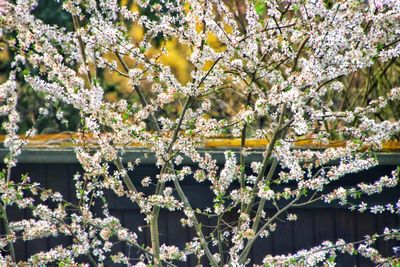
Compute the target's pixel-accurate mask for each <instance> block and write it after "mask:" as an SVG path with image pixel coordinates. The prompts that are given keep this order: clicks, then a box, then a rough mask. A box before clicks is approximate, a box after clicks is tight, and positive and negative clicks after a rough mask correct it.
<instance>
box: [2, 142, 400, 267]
mask: <svg viewBox="0 0 400 267" xmlns="http://www.w3.org/2000/svg"><path fill="white" fill-rule="evenodd" d="M1 153H3V154H4V153H5V152H4V151H3V152H2V151H0V158H1ZM135 153H136V154H135ZM138 153H139V154H140V153H142V152H140V151H139V152H134V153H133V152H132V153H131V154H129V153H128V154H127V156H126V159H129V158H135V157H137V156H138V155H139V154H138ZM215 155H216V157H217V158H219V163H221V158H222V155H221V153H219V152H218V151H216V152H215ZM399 159H400V155H393V154H392V155H382V156H381V165H380V166H378V167H376V168H373V169H371V170H369V171H367V172H362V173H358V174H355V175H349V176H346V177H345V178H343V179H342V180H341V181H340V184H341V185H342V186H350V185H354V184H355V183H356V182H359V181H366V182H368V181H373V180H374V179H376V178H377V177H379V176H381V175H383V174H388V173H390V172H391V171H392V170H393V169H394V168H396V165H397V164H398V161H399ZM151 161H152V159H151V158H150V159H147V162H146V161H145V163H147V164H145V165H142V166H141V167H140V168H138V169H137V170H135V172H134V173H132V177H133V179H134V182H135V183H136V184H137V186H140V185H139V183H138V182H136V181H140V180H141V178H142V177H144V176H148V175H156V174H157V173H158V171H159V170H158V169H157V168H155V167H154V165H151ZM78 171H80V167H79V165H78V164H77V163H76V159H75V158H74V157H73V154H72V152H71V151H54V150H52V151H47V152H46V151H26V152H24V154H23V156H22V157H21V163H20V164H19V165H18V167H16V168H15V169H13V172H12V177H13V179H18V178H19V177H20V176H21V174H25V173H28V174H29V175H30V177H31V178H32V180H33V181H35V182H39V183H40V184H41V185H42V186H44V187H48V188H52V189H54V190H56V191H59V192H60V193H62V194H63V196H65V198H66V199H67V200H69V201H72V202H74V201H75V200H76V197H75V189H74V186H73V181H72V176H73V175H74V174H75V173H76V172H78ZM182 188H183V189H184V191H185V192H186V193H187V194H188V196H189V199H190V201H191V203H192V204H193V206H194V207H205V206H206V205H210V204H211V203H212V199H211V197H210V196H211V195H210V190H209V187H208V185H207V184H198V183H195V182H194V181H193V180H190V179H187V180H185V181H183V182H182ZM399 197H400V190H399V187H397V188H394V189H390V190H386V191H384V194H380V195H379V197H376V196H374V197H371V198H369V199H364V200H365V201H368V202H369V203H384V202H388V201H390V202H391V203H394V202H396V201H397V200H398V199H399ZM107 198H108V200H109V203H110V205H109V207H110V211H111V213H112V214H113V215H114V216H116V217H118V218H120V219H121V222H122V224H123V225H124V226H125V227H127V228H129V229H131V230H133V231H135V232H136V233H138V238H139V242H142V243H144V244H147V245H149V244H150V235H149V232H148V230H147V229H146V228H143V231H142V232H138V227H139V226H141V225H144V221H143V215H141V214H140V213H139V212H138V209H137V207H136V206H135V205H133V204H132V203H131V202H129V201H128V200H127V199H123V198H118V197H116V196H115V195H113V194H107ZM96 209H98V208H96V207H95V212H98V213H99V214H100V213H101V210H99V209H98V210H97V211H96ZM7 211H8V215H9V217H10V220H11V221H14V220H18V219H22V218H28V217H29V216H30V214H29V212H28V211H21V210H19V209H18V208H16V207H11V208H8V210H7ZM266 212H267V214H272V213H273V210H272V207H271V206H267V207H266ZM292 212H294V213H296V214H297V216H298V220H297V221H296V222H285V223H279V224H278V227H277V230H276V231H275V232H274V233H273V234H272V235H271V236H270V237H268V238H266V239H262V240H258V241H257V242H256V244H255V246H254V248H253V250H252V251H251V254H250V257H251V260H252V263H257V264H260V263H261V261H262V258H263V256H264V255H265V254H266V253H271V254H273V255H279V254H286V253H293V252H296V251H298V250H300V249H307V248H310V247H312V246H315V245H318V244H320V243H321V242H322V241H324V240H337V239H338V238H343V239H345V240H346V241H356V240H360V239H363V237H364V235H366V234H372V233H375V232H382V231H383V229H384V227H386V226H388V227H399V225H400V220H399V216H398V215H391V214H380V215H374V214H368V213H357V212H350V211H349V210H347V209H344V208H339V207H338V206H335V205H327V204H324V203H315V204H313V205H311V206H307V207H304V208H298V209H295V210H292ZM181 216H182V214H181V212H168V211H163V210H162V211H161V214H160V225H159V227H160V239H161V242H162V243H164V242H165V243H167V244H170V245H172V244H173V245H176V246H179V247H180V248H182V247H184V244H185V242H186V241H188V240H189V238H190V237H191V236H193V235H194V232H193V230H191V229H189V228H186V227H185V228H184V227H182V226H181V225H180V222H179V220H180V218H181ZM235 216H236V215H235V214H234V213H232V214H230V215H229V216H227V218H225V219H226V220H228V221H229V220H234V219H235ZM200 219H201V222H202V224H203V225H204V226H207V225H212V224H214V223H215V222H214V221H210V220H208V219H206V218H200ZM204 229H205V231H207V229H208V228H207V227H205V228H204ZM0 230H1V231H2V232H3V229H0ZM70 242H71V239H70V238H69V237H57V238H48V239H42V240H34V241H28V242H22V241H17V243H16V246H15V249H16V255H17V258H18V259H19V260H25V259H27V258H28V257H29V256H30V255H32V254H34V253H36V252H39V251H43V250H48V249H49V248H53V247H55V246H56V245H59V244H64V245H65V244H68V243H70ZM396 245H399V244H398V243H397V244H396V242H393V241H390V242H387V241H383V240H379V241H378V243H377V249H378V250H379V251H380V252H381V253H382V254H383V255H385V256H390V255H393V251H392V247H393V246H396ZM115 250H120V251H121V250H122V251H125V252H126V253H129V254H130V256H131V257H132V258H135V257H137V252H136V251H135V250H134V249H132V248H131V247H128V246H124V245H122V244H118V245H116V247H115ZM196 264H197V260H196V259H195V258H194V257H190V258H188V260H187V262H186V263H183V264H178V265H179V266H195V265H196ZM203 265H204V266H208V264H207V263H206V262H203ZM106 266H113V265H112V264H111V263H110V262H107V264H106ZM338 266H372V263H371V262H370V261H368V260H366V259H364V258H362V257H350V256H343V255H340V256H339V258H338Z"/></svg>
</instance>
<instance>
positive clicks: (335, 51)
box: [0, 0, 400, 266]
mask: <svg viewBox="0 0 400 267" xmlns="http://www.w3.org/2000/svg"><path fill="white" fill-rule="evenodd" d="M136 5H137V7H138V8H136V9H130V8H128V6H127V5H126V4H125V2H124V1H121V2H119V1H115V0H110V1H94V0H65V1H62V7H63V10H64V12H68V13H69V14H70V16H71V20H72V21H73V29H66V28H63V27H61V26H57V25H50V24H47V23H45V22H44V21H42V20H41V19H39V18H37V17H35V16H34V15H33V13H32V12H33V11H34V10H35V8H36V6H37V1H35V0H17V1H9V2H7V1H4V0H3V1H0V25H1V33H0V34H1V38H2V39H1V41H2V42H5V43H6V44H7V45H8V46H9V47H10V49H11V50H12V51H13V57H12V63H11V67H12V70H11V71H10V73H9V75H8V80H7V81H6V82H4V83H3V84H1V85H0V103H1V106H0V116H1V120H2V127H3V128H4V130H5V131H6V134H7V137H6V140H5V142H4V145H5V147H7V148H8V149H9V155H8V156H7V157H6V158H5V159H4V164H5V166H6V168H5V170H4V171H3V172H2V175H1V177H0V178H1V179H0V185H1V186H0V192H1V210H2V217H3V220H4V221H5V225H6V235H5V236H2V237H1V238H0V245H1V247H2V249H3V250H5V251H7V253H6V254H7V255H1V256H0V260H1V265H2V266H6V265H13V264H16V260H15V255H14V248H13V243H14V242H15V241H16V239H21V238H22V239H23V240H33V239H38V238H43V237H50V236H60V235H64V236H70V237H73V240H74V242H73V243H72V244H71V245H69V246H66V247H63V246H58V247H54V248H52V249H51V250H49V251H45V252H40V253H37V254H35V255H32V256H31V257H30V258H29V259H27V261H26V262H25V263H24V262H19V264H20V265H23V264H28V265H46V264H53V263H59V264H64V265H73V264H74V263H76V262H77V258H78V257H81V256H85V259H87V261H88V263H90V264H92V265H94V266H95V265H101V264H102V263H103V262H104V260H105V259H106V258H107V257H111V259H112V260H113V261H114V262H119V263H124V264H127V265H128V264H129V262H130V259H129V256H128V255H124V254H123V253H122V252H120V253H118V254H116V255H110V251H111V248H112V247H113V246H114V245H115V242H112V241H111V240H114V239H112V238H116V240H118V242H122V243H125V244H127V245H129V246H132V247H134V248H136V249H138V250H139V251H140V252H141V254H142V256H141V257H140V263H137V264H138V266H145V265H151V266H174V263H176V262H179V261H185V260H186V258H187V256H189V255H195V256H197V257H198V258H199V259H205V260H206V261H207V262H208V263H209V265H210V266H225V265H226V266H245V265H247V264H249V262H250V258H249V252H250V250H251V248H252V246H253V245H254V243H255V241H256V240H257V239H261V238H268V236H269V235H270V233H271V232H273V231H274V230H275V229H276V228H277V227H279V220H288V221H293V220H296V218H297V215H296V214H292V213H288V210H289V209H291V208H294V207H298V206H305V205H308V204H310V203H313V202H316V201H323V202H327V203H338V205H341V206H343V207H346V208H349V209H350V210H352V211H354V212H372V213H393V214H395V213H398V212H399V210H400V200H399V199H393V201H392V203H387V205H370V204H369V203H364V202H363V203H361V204H359V205H358V204H352V203H353V201H352V200H353V199H355V198H358V197H360V196H362V195H372V194H379V193H381V192H382V190H384V189H385V188H388V187H397V186H398V182H399V173H398V170H394V171H393V173H392V175H389V176H386V175H385V176H382V177H380V178H378V179H377V180H376V181H375V182H374V183H368V184H367V183H360V184H358V185H357V186H355V187H351V188H344V187H341V186H336V187H335V189H333V190H329V191H327V190H326V188H327V186H328V185H332V183H333V182H334V181H337V180H339V179H341V178H342V177H344V176H345V175H347V174H350V173H357V172H360V171H362V170H367V169H369V168H371V167H373V166H376V165H377V164H378V161H377V158H376V154H375V152H376V151H379V149H380V148H381V146H382V142H384V141H387V140H390V139H392V138H394V137H396V136H398V135H399V133H400V124H399V121H398V118H397V115H396V113H395V112H392V111H391V110H393V109H392V107H394V106H395V107H398V103H399V102H398V101H399V98H400V87H396V86H397V84H396V83H393V84H392V85H393V87H391V88H386V89H382V90H381V91H379V92H375V93H371V90H372V89H373V84H374V83H376V82H377V81H378V79H379V78H380V77H381V76H382V75H384V74H385V72H386V71H388V69H389V71H390V67H391V66H392V65H393V62H396V60H397V58H398V57H399V54H400V42H399V41H400V2H399V1H397V0H375V1H360V0H348V1H322V0H270V1H264V2H262V1H251V0H249V1H239V4H238V2H237V1H232V2H231V1H225V2H222V1H217V0H208V1H207V0H185V1H168V0H161V1H148V0H138V1H136ZM143 10H147V13H146V12H142V11H143ZM132 25H139V26H140V27H142V29H143V30H144V35H143V38H142V39H141V40H132V38H131V37H130V35H129V34H127V33H128V32H129V28H130V27H131V26H132ZM211 37H212V38H214V39H217V41H218V46H215V44H212V43H211V42H210V41H209V40H210V38H211ZM168 40H176V41H177V42H178V43H179V44H181V45H183V46H186V47H188V48H189V49H190V55H189V56H188V57H187V58H186V59H185V60H187V62H188V63H189V65H190V69H189V70H188V71H190V81H189V82H181V81H179V80H178V79H177V77H176V75H175V73H174V71H173V70H172V69H171V68H170V67H169V66H167V65H166V64H163V63H162V62H161V61H160V60H159V58H160V57H161V56H165V55H168V49H167V48H166V47H165V45H164V44H165V42H166V41H168ZM155 47H157V49H155ZM105 71H111V72H116V73H118V74H119V75H120V76H122V77H124V78H125V79H127V80H128V81H129V85H130V88H131V92H130V94H129V95H128V96H127V97H126V98H124V99H120V100H118V101H115V102H110V101H106V100H105V99H104V92H105V90H106V89H105V87H104V76H103V75H102V73H103V72H105ZM383 71H385V72H384V73H383V74H382V75H381V73H382V72H383ZM379 75H381V76H379ZM395 75H396V74H395ZM397 75H398V73H397ZM354 77H356V79H359V80H361V82H359V83H358V85H355V84H354V83H352V80H353V79H354ZM360 77H361V78H360ZM397 77H398V76H397ZM22 86H28V87H29V88H32V90H33V91H34V92H35V93H36V94H37V95H39V96H40V97H42V98H44V99H45V100H46V102H47V103H48V104H47V105H46V106H44V107H42V108H41V109H40V110H39V111H38V112H39V114H40V116H39V118H38V120H40V119H41V118H45V117H46V116H48V110H49V108H51V107H55V106H60V103H62V104H64V105H69V106H71V107H73V109H75V110H76V111H77V112H79V116H80V121H81V125H80V129H79V137H78V138H76V140H75V142H74V151H75V153H76V157H77V159H78V160H79V162H80V165H81V166H82V168H83V170H84V172H83V173H78V174H76V175H75V176H74V177H71V179H73V181H74V183H75V187H76V196H77V199H78V203H70V202H68V201H66V200H65V199H64V198H63V196H62V195H61V194H60V193H58V192H54V191H52V190H50V189H47V188H43V187H42V185H40V184H37V183H34V181H31V180H30V178H29V175H27V176H24V177H22V179H21V181H18V182H17V181H13V179H11V172H12V170H13V168H14V167H15V166H16V165H17V163H18V155H19V154H20V153H21V151H22V149H23V147H24V145H26V144H27V143H28V142H29V138H30V137H32V136H33V135H34V134H35V127H36V126H35V124H34V125H33V127H32V129H30V130H29V131H27V132H26V133H25V135H24V137H21V136H20V135H18V134H19V132H18V128H19V121H20V114H19V112H18V109H17V108H18V103H19V102H18V101H19V99H20V97H21V94H19V88H21V87H22ZM228 98H229V99H228ZM228 100H229V101H228ZM229 103H230V104H232V105H233V106H231V107H229V108H230V109H231V110H233V112H230V113H226V114H229V115H226V116H221V112H220V113H215V112H214V111H215V110H217V109H219V110H224V109H228V107H227V106H228V105H229ZM171 107H178V108H176V109H174V108H172V109H171ZM171 110H172V111H171ZM222 113H223V112H222ZM377 114H378V115H377ZM57 119H59V120H60V121H62V122H63V123H68V116H66V115H65V114H64V113H63V110H62V109H59V110H58V112H57ZM220 135H229V136H232V137H238V138H240V143H241V148H240V151H239V152H235V151H230V150H226V151H225V164H224V166H222V168H220V167H218V165H217V164H216V160H215V159H214V158H213V156H212V155H211V154H209V153H204V152H203V151H202V150H201V148H202V144H203V141H204V140H205V139H207V138H210V137H215V136H220ZM88 137H90V140H91V142H92V146H88V144H87V140H88V139H87V138H88ZM254 138H257V139H267V140H268V144H267V145H266V146H265V149H264V152H263V156H262V161H260V162H251V164H247V163H246V162H247V161H246V157H248V156H249V154H250V153H251V151H249V149H248V147H247V146H246V142H247V141H248V140H249V139H254ZM302 139H308V140H312V142H313V143H315V144H318V145H319V147H320V148H321V149H319V150H310V149H299V148H297V147H296V146H295V144H296V141H298V140H302ZM331 140H339V141H343V144H344V146H339V147H336V146H329V142H330V141H331ZM132 143H140V144H142V145H143V146H146V147H147V149H148V150H149V152H148V153H151V154H154V155H155V158H156V160H155V163H154V164H155V166H156V167H157V168H158V170H159V173H158V174H157V175H155V176H154V177H146V178H145V179H143V180H142V181H140V182H141V184H142V186H143V187H149V188H150V190H146V191H142V190H141V188H142V187H141V188H138V187H137V186H135V184H137V182H138V181H137V177H135V171H136V170H138V169H140V166H141V164H142V163H141V160H142V159H140V158H138V159H137V160H136V161H134V162H129V163H128V164H123V161H122V159H123V157H124V153H125V152H126V149H128V148H129V145H130V144H132ZM93 144H94V146H95V149H93ZM185 158H187V159H189V161H190V164H187V163H186V162H187V161H184V159H185ZM332 162H336V163H335V164H332ZM113 166H116V168H117V171H113V168H112V167H113ZM278 167H280V168H279V169H281V171H279V172H277V169H278ZM189 177H194V179H195V180H196V182H198V183H209V184H210V195H212V196H213V198H214V202H213V205H212V206H210V207H207V208H205V209H198V208H196V207H194V206H192V204H191V203H190V201H189V198H188V197H187V194H186V192H184V190H183V189H182V187H181V182H182V181H183V180H185V179H188V178H189ZM132 181H134V182H132ZM276 185H281V186H282V185H283V187H284V189H283V190H281V189H277V188H278V187H276ZM279 188H281V187H279ZM105 190H112V191H113V192H114V194H116V195H117V196H120V197H126V198H128V199H129V200H130V201H131V202H132V205H138V207H139V208H140V212H141V213H142V214H143V215H144V216H145V222H144V223H145V224H146V225H147V226H148V227H149V230H150V234H151V245H150V246H146V245H145V244H140V243H138V241H137V236H136V233H135V232H132V231H129V230H128V229H126V228H124V227H123V226H122V224H121V222H120V221H119V220H118V218H116V217H113V216H111V215H110V213H109V211H108V205H107V199H106V198H105V197H104V191H105ZM148 192H151V193H148ZM38 196H39V197H38ZM46 200H47V201H48V202H49V201H50V202H51V203H53V204H55V205H52V206H51V207H50V206H46V205H45V201H46ZM94 201H103V202H102V203H103V207H102V213H101V214H96V213H94V212H93V211H92V210H91V206H92V203H93V202H94ZM267 203H272V204H273V205H275V207H276V209H275V213H274V215H271V216H269V215H268V216H267V215H266V213H265V206H266V204H267ZM11 205H17V206H18V207H19V208H20V209H21V210H23V209H30V210H32V212H33V215H34V219H29V220H28V219H26V220H20V221H9V220H8V219H7V213H6V211H7V207H8V206H11ZM160 210H169V211H180V212H181V213H182V214H183V215H184V219H182V221H181V223H182V225H184V226H185V227H189V228H193V229H194V231H195V233H196V235H195V237H194V238H193V239H192V240H190V241H189V242H187V244H186V246H185V248H178V247H177V246H167V245H166V244H161V243H160V238H159V223H160V221H159V217H160V215H159V214H160ZM232 212H234V213H235V214H237V220H236V221H235V222H234V223H231V224H230V228H229V231H228V230H226V229H227V228H226V225H225V222H224V220H222V218H223V217H224V215H225V214H227V213H232ZM199 216H208V217H213V218H216V219H217V221H218V223H217V224H216V225H215V233H216V234H213V235H207V234H206V233H205V232H204V229H203V226H202V224H201V223H200V221H199ZM378 239H385V240H390V239H397V240H398V239H399V229H395V228H394V229H391V228H386V229H385V231H384V232H382V233H376V234H374V235H371V236H367V237H365V239H364V240H360V241H357V242H347V241H346V240H331V241H325V242H323V243H322V244H320V245H319V246H316V247H314V248H311V249H309V250H301V251H298V252H296V253H294V254H289V255H281V256H275V255H265V258H264V264H265V266H321V265H323V264H327V265H326V266H333V264H334V263H333V262H334V260H332V258H333V259H334V258H335V257H336V255H337V253H339V252H340V253H348V254H350V255H355V254H356V253H357V254H360V255H362V256H364V257H367V258H369V259H371V260H372V261H373V262H374V263H375V264H377V265H387V266H391V263H392V262H393V261H394V258H385V257H383V256H381V255H380V254H379V252H378V251H377V250H376V249H374V248H373V244H374V243H375V242H376V241H377V240H378ZM226 248H227V249H226ZM215 251H217V252H215ZM64 265H62V266H64Z"/></svg>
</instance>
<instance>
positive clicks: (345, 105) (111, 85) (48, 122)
mask: <svg viewBox="0 0 400 267" xmlns="http://www.w3.org/2000/svg"><path fill="white" fill-rule="evenodd" d="M119 2H120V4H121V5H125V6H127V7H128V8H129V9H131V10H133V11H139V12H140V13H142V14H145V15H147V16H149V17H151V16H152V15H153V14H151V13H149V12H150V11H149V10H146V9H140V8H139V6H138V5H137V4H135V2H134V1H133V0H120V1H119ZM152 2H155V3H156V2H157V0H152ZM255 2H256V11H257V13H258V15H259V16H260V17H261V18H265V17H266V16H267V14H266V9H265V4H263V2H262V1H259V0H255ZM225 3H226V4H227V5H228V6H229V7H230V8H231V9H233V10H235V11H236V12H235V16H236V19H237V20H238V25H239V26H240V28H241V29H242V30H243V31H245V28H246V20H245V19H244V15H245V10H246V8H245V6H244V5H243V3H242V1H240V0H226V1H225ZM329 3H330V1H327V5H329ZM33 13H34V15H35V16H36V17H37V18H39V19H41V20H43V21H44V22H45V23H48V24H51V25H58V26H60V27H64V28H66V29H67V30H68V31H72V30H73V23H72V18H71V16H70V14H69V13H67V12H65V11H64V10H63V9H62V1H56V0H39V5H38V6H37V7H36V9H35V10H34V11H33ZM154 19H157V18H154ZM124 23H126V22H124ZM199 27H201V25H200V26H199ZM127 28H128V35H129V36H130V38H131V40H132V42H134V43H139V42H140V41H141V40H142V39H143V35H144V31H145V30H144V29H143V28H142V27H141V26H139V25H137V24H128V25H127ZM225 30H226V31H229V29H225ZM207 42H208V43H209V45H210V46H211V47H212V48H213V49H214V50H216V51H223V50H224V49H225V46H224V44H223V43H221V42H220V41H219V40H218V38H217V37H216V36H215V35H213V34H209V35H208V36H207ZM0 48H1V50H0V83H2V82H4V81H5V80H6V79H7V76H8V73H9V71H10V68H11V66H10V59H11V58H12V57H13V49H12V48H10V47H8V46H7V44H6V42H3V41H2V42H0ZM162 48H164V49H166V50H167V51H168V53H167V55H162V56H161V57H159V58H158V60H159V61H160V62H161V63H163V64H165V65H168V66H170V67H171V69H172V71H173V73H174V75H175V76H176V78H177V79H178V81H179V82H181V83H182V84H186V83H187V82H189V81H190V79H191V76H190V73H191V71H192V70H193V66H192V65H191V64H190V62H189V61H188V60H187V58H188V57H189V56H190V53H191V49H190V47H188V46H187V45H183V44H180V43H179V42H178V41H177V40H176V39H168V40H163V39H162V38H160V39H159V40H157V42H156V43H155V44H154V45H153V46H152V48H151V49H150V50H149V51H148V52H147V56H148V57H152V56H154V55H156V54H158V52H159V51H160V49H162ZM104 56H105V57H106V58H107V59H109V60H111V61H112V60H115V61H118V60H117V58H116V56H115V54H113V53H111V52H110V53H108V54H105V55H104ZM124 59H125V61H126V63H127V65H128V66H133V64H134V62H133V61H132V59H130V58H128V57H125V58H124ZM211 64H212V62H210V66H211ZM210 66H204V68H205V69H207V68H209V67H210ZM119 68H121V69H120V70H122V67H121V66H119ZM399 73H400V61H399V59H396V60H392V61H390V62H386V63H381V62H376V64H375V65H374V66H373V67H371V68H368V69H364V70H361V71H359V72H356V73H353V74H352V75H350V76H348V77H344V78H342V79H341V81H342V82H343V84H344V88H345V89H344V90H343V91H342V92H341V93H337V92H335V93H334V94H332V95H328V97H329V98H330V99H329V101H333V102H334V103H335V106H336V107H337V109H338V110H348V109H353V108H355V107H356V106H365V105H367V104H368V101H369V100H370V99H374V98H377V97H379V96H384V95H385V94H386V93H387V92H388V91H389V90H390V89H391V88H393V87H395V86H400V75H399ZM98 75H99V77H98V78H99V79H98V80H99V81H100V83H101V86H102V87H103V88H104V90H105V94H104V97H105V99H106V100H107V101H110V102H115V101H117V100H118V99H121V98H124V99H126V100H127V101H128V102H130V103H132V102H135V101H137V99H136V95H135V94H132V88H131V86H129V84H128V78H126V77H123V76H121V75H119V74H118V73H117V72H114V71H109V70H104V71H100V72H99V73H98ZM21 81H22V79H21ZM141 87H143V88H142V90H143V91H144V92H145V93H146V94H148V95H149V96H151V94H152V93H151V90H150V87H151V82H143V83H142V84H141ZM19 95H20V98H19V105H18V109H19V111H20V114H21V117H22V121H21V124H20V132H21V133H24V132H25V131H27V130H28V129H30V128H31V127H32V126H34V127H35V128H36V129H37V131H38V133H54V132H63V131H77V130H78V129H79V127H80V117H79V114H78V112H77V111H76V110H75V109H74V108H73V107H71V106H69V105H66V104H63V103H56V104H55V105H52V106H48V112H49V114H48V116H46V117H45V118H41V116H40V115H39V108H41V107H44V106H46V102H45V98H44V97H43V96H42V95H38V94H37V93H36V92H34V91H33V90H32V88H30V87H29V86H27V85H23V84H22V86H21V88H20V92H19ZM245 98H246V96H244V94H241V93H240V92H237V93H235V90H234V88H233V89H232V90H223V91H221V92H219V93H218V95H216V96H215V98H214V101H213V105H214V107H213V109H212V111H211V112H212V113H210V114H209V116H210V117H211V116H212V117H217V118H226V117H230V116H233V115H234V114H236V112H237V111H238V110H240V109H242V108H243V107H244V103H245V102H246V101H245ZM166 108H167V109H166V110H164V111H163V112H168V113H171V114H176V113H177V112H178V110H179V105H178V104H177V105H175V106H174V105H172V106H168V107H166ZM60 111H62V112H63V114H64V117H65V118H66V119H67V121H68V123H65V121H64V123H63V121H61V120H59V119H58V118H57V112H60ZM375 116H376V119H377V120H383V119H396V120H398V119H399V118H400V106H399V103H389V105H388V106H387V108H385V109H384V110H382V111H381V112H380V113H379V114H375ZM263 123H264V122H263V121H261V120H260V121H259V122H258V125H256V127H262V126H263ZM325 127H326V128H328V130H329V128H330V129H334V128H335V127H336V125H335V123H334V122H330V123H327V124H326V125H325ZM0 133H4V131H3V130H2V129H1V130H0ZM332 137H334V136H332Z"/></svg>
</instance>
